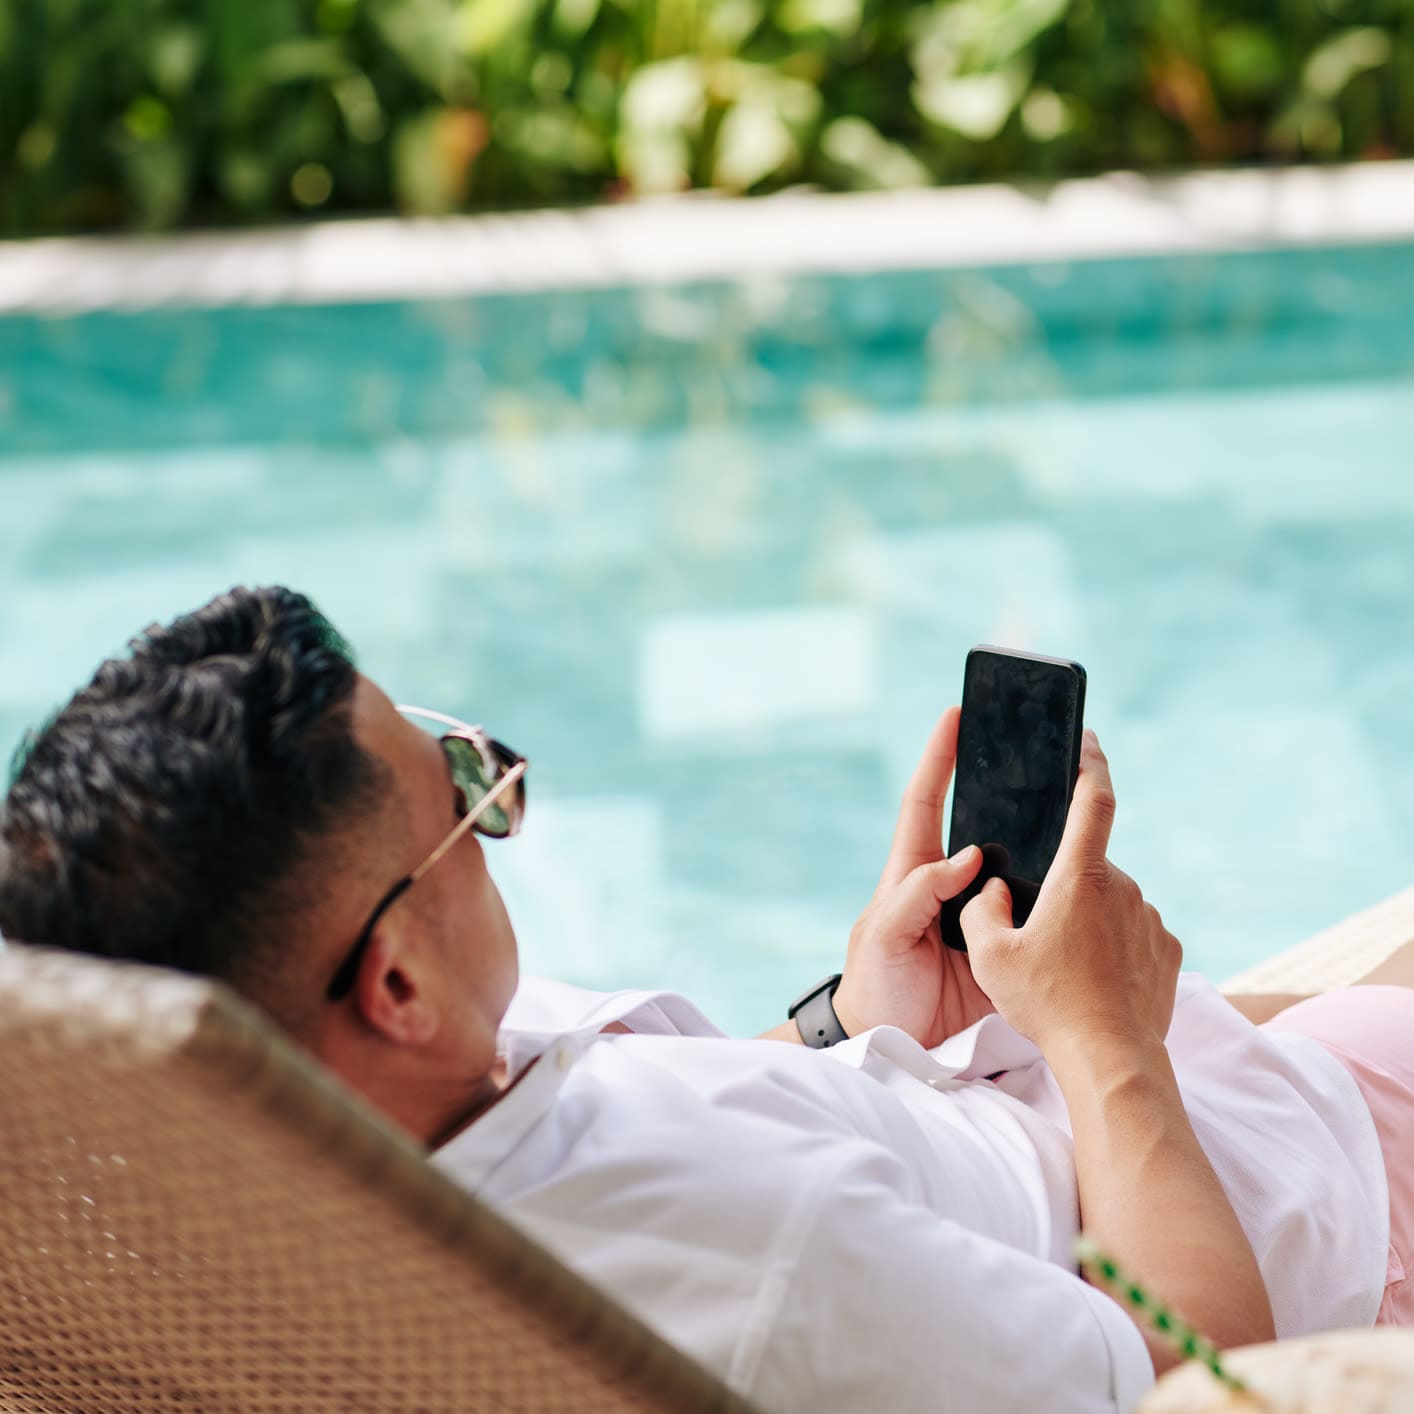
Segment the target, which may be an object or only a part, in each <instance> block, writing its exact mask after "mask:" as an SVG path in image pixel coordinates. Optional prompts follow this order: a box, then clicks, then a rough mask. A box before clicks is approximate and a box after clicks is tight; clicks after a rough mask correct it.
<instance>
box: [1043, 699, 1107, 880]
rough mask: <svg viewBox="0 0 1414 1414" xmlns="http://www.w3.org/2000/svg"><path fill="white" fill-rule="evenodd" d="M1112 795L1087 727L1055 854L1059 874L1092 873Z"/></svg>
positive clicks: (1103, 841)
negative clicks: (1073, 791)
mask: <svg viewBox="0 0 1414 1414" xmlns="http://www.w3.org/2000/svg"><path fill="white" fill-rule="evenodd" d="M1114 818H1115V795H1114V786H1113V785H1112V784H1111V782H1110V765H1109V762H1108V761H1106V760H1105V753H1104V752H1103V751H1101V750H1100V742H1099V739H1098V738H1097V737H1096V736H1095V733H1094V732H1092V731H1091V730H1090V729H1089V728H1088V727H1087V728H1086V729H1085V735H1084V738H1083V739H1082V742H1081V746H1080V775H1079V778H1078V779H1077V780H1076V782H1075V795H1074V796H1073V797H1072V798H1071V802H1070V811H1069V813H1068V814H1067V815H1066V817H1065V833H1064V834H1063V835H1062V836H1061V842H1060V848H1059V849H1058V850H1057V851H1056V864H1057V865H1058V866H1060V867H1059V869H1058V870H1057V871H1056V872H1059V873H1061V874H1074V873H1085V872H1089V871H1092V870H1094V869H1095V868H1096V867H1097V866H1098V865H1099V864H1100V863H1101V862H1102V861H1103V860H1104V857H1105V851H1106V850H1107V849H1108V848H1109V844H1110V829H1111V827H1112V826H1113V825H1114Z"/></svg>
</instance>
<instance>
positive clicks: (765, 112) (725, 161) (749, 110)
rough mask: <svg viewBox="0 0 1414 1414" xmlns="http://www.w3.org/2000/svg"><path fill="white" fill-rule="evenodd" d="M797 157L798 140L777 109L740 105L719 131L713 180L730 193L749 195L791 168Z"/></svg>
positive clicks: (730, 113)
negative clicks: (761, 182) (765, 180)
mask: <svg viewBox="0 0 1414 1414" xmlns="http://www.w3.org/2000/svg"><path fill="white" fill-rule="evenodd" d="M796 155H797V149H796V145H795V140H794V139H793V138H792V137H791V134H790V129H789V128H788V127H787V126H786V123H785V120H784V119H783V118H782V117H781V115H780V113H778V112H777V111H776V109H775V107H774V106H772V105H770V104H766V103H738V104H737V105H736V106H735V107H733V108H732V109H731V110H730V111H729V112H728V113H727V115H726V117H725V118H723V119H722V125H721V127H720V128H719V129H718V131H717V153H716V160H715V161H714V162H713V164H712V180H713V183H714V184H715V185H716V186H719V187H725V188H726V189H727V190H728V191H746V190H747V189H748V188H750V187H754V186H755V185H756V183H757V182H759V181H760V180H761V179H762V178H763V177H768V176H770V175H771V174H772V173H773V172H776V171H779V170H781V169H782V168H784V167H787V166H789V165H790V164H791V162H792V161H793V160H794V159H795V157H796Z"/></svg>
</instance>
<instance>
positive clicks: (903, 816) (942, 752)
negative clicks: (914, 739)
mask: <svg viewBox="0 0 1414 1414" xmlns="http://www.w3.org/2000/svg"><path fill="white" fill-rule="evenodd" d="M960 715H961V709H960V708H957V707H949V708H948V710H947V711H946V712H944V713H943V715H942V716H941V717H939V718H938V722H937V725H936V726H935V727H934V728H933V731H932V734H931V735H930V736H929V738H928V744H927V745H926V746H925V747H924V748H923V758H922V760H920V761H919V763H918V766H917V769H916V770H915V771H914V772H913V776H912V778H911V779H910V780H909V782H908V788H907V789H906V790H905V791H904V793H903V804H902V806H900V807H899V813H898V824H897V825H896V826H895V827H894V842H893V846H892V848H891V849H890V850H889V859H888V863H887V864H885V865H884V874H883V878H882V879H881V881H880V882H881V883H883V884H896V883H898V882H899V881H900V880H901V879H904V878H907V876H908V875H909V874H911V873H912V872H913V870H915V869H916V868H918V866H919V865H920V864H931V863H933V862H935V861H936V860H938V859H941V858H942V853H943V801H944V800H945V799H946V798H947V793H948V785H949V783H950V782H951V780H952V773H953V766H954V764H955V763H956V760H957V721H958V717H959V716H960ZM945 897H951V895H945Z"/></svg>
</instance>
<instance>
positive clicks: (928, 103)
mask: <svg viewBox="0 0 1414 1414" xmlns="http://www.w3.org/2000/svg"><path fill="white" fill-rule="evenodd" d="M1030 77H1031V70H1030V65H1029V64H1025V63H1015V64H1009V65H1007V66H1006V67H1005V68H1004V69H998V70H997V71H996V72H995V73H990V74H963V75H959V76H957V77H955V78H941V79H936V80H934V81H933V82H931V83H929V82H925V81H924V80H922V79H920V80H919V81H918V82H917V83H915V84H914V86H913V101H914V103H916V104H917V106H918V111H919V112H920V113H922V114H923V116H924V117H925V118H928V119H930V120H931V121H932V122H935V123H937V124H939V125H940V126H942V127H945V128H951V129H952V130H953V131H954V132H959V133H961V134H962V135H963V136H964V137H968V138H971V139H972V140H973V141H974V142H986V141H987V140H988V139H989V138H993V137H995V136H996V135H997V134H998V133H999V132H1001V130H1002V126H1003V124H1004V123H1005V122H1006V120H1007V119H1008V118H1009V117H1011V115H1012V112H1013V111H1014V110H1015V108H1016V105H1017V101H1018V100H1019V99H1020V98H1021V95H1022V94H1023V93H1024V92H1025V91H1026V85H1027V82H1028V80H1029V79H1030Z"/></svg>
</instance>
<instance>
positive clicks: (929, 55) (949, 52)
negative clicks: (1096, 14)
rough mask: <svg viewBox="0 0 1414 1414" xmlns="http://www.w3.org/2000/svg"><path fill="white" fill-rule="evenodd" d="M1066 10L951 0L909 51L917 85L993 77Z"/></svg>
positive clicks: (1020, 0) (1044, 4)
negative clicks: (960, 77) (956, 78)
mask: <svg viewBox="0 0 1414 1414" xmlns="http://www.w3.org/2000/svg"><path fill="white" fill-rule="evenodd" d="M1069 8H1070V0H953V3H951V4H948V5H941V6H939V7H938V8H937V9H935V10H932V11H931V12H929V11H919V12H918V13H919V14H920V15H922V14H926V15H928V18H927V20H926V21H925V22H924V23H923V24H922V25H921V26H920V31H919V35H918V40H917V42H916V43H915V45H914V48H913V66H914V70H915V72H916V73H917V74H918V77H919V79H920V80H922V81H923V82H924V83H925V84H926V83H933V82H935V81H937V80H939V79H942V78H944V77H946V76H948V75H951V74H974V73H991V72H992V71H994V70H996V69H999V68H1002V67H1004V66H1005V65H1007V64H1008V63H1010V61H1011V60H1012V59H1014V58H1015V57H1016V56H1017V55H1018V54H1020V53H1021V52H1022V50H1024V49H1026V48H1027V47H1028V46H1029V45H1030V44H1031V43H1032V42H1033V41H1034V40H1035V39H1036V38H1037V37H1038V36H1039V35H1040V34H1041V33H1042V32H1043V31H1045V30H1047V29H1049V28H1050V27H1051V26H1052V25H1054V24H1055V23H1056V22H1057V21H1058V20H1059V19H1060V18H1061V16H1062V15H1064V14H1065V12H1066V11H1067V10H1068V9H1069Z"/></svg>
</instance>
